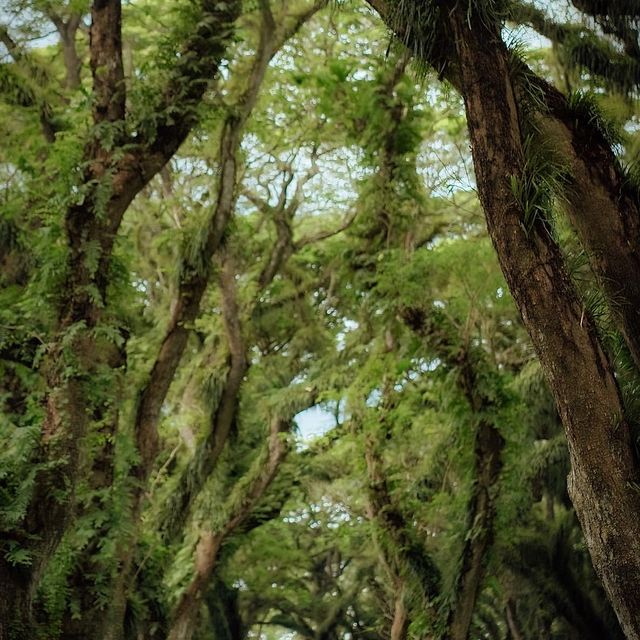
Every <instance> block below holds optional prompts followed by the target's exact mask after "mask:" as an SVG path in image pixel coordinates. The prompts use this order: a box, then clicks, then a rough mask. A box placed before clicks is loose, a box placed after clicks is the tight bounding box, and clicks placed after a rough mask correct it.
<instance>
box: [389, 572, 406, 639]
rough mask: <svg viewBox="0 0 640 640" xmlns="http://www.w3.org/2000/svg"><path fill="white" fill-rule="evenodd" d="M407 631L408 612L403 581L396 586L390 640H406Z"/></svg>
mask: <svg viewBox="0 0 640 640" xmlns="http://www.w3.org/2000/svg"><path fill="white" fill-rule="evenodd" d="M408 631H409V612H408V611H407V606H406V604H405V587H404V581H403V582H402V583H401V584H398V585H397V586H396V601H395V603H394V606H393V621H392V623H391V633H390V636H389V638H390V640H406V638H407V632H408Z"/></svg>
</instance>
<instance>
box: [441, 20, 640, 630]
mask: <svg viewBox="0 0 640 640" xmlns="http://www.w3.org/2000/svg"><path fill="white" fill-rule="evenodd" d="M448 20H450V24H451V28H452V30H453V33H454V34H455V42H456V49H457V56H458V59H459V61H460V70H461V85H462V90H463V95H464V99H465V108H466V113H467V121H468V126H469V133H470V137H471V146H472V153H473V160H474V166H475V170H476V178H477V184H478V191H479V194H480V199H481V202H482V205H483V208H484V211H485V215H486V219H487V226H488V229H489V233H490V235H491V238H492V241H493V243H494V246H495V248H496V251H497V253H498V257H499V260H500V264H501V266H502V270H503V272H504V274H505V278H506V280H507V282H508V284H509V287H510V290H511V292H512V294H513V297H514V299H515V301H516V304H517V306H518V308H519V310H520V313H521V315H522V318H523V321H524V324H525V327H526V328H527V330H528V332H529V335H530V336H531V340H532V342H533V345H534V347H535V349H536V352H537V354H538V357H539V358H540V362H541V364H542V367H543V370H544V372H545V375H546V377H547V379H548V382H549V385H550V387H551V389H552V391H553V394H554V397H555V399H556V403H557V406H558V410H559V413H560V416H561V418H562V422H563V425H564V427H565V431H566V434H567V440H568V444H569V452H570V456H571V463H572V470H571V474H570V478H569V489H570V493H571V496H572V499H573V503H574V506H575V509H576V513H577V514H578V517H579V519H580V522H581V524H582V527H583V530H584V533H585V538H586V540H587V544H588V547H589V550H590V553H591V558H592V560H593V564H594V566H595V568H596V571H597V573H598V574H599V576H600V578H601V579H602V581H603V584H604V586H605V589H606V591H607V594H608V596H609V598H610V599H611V602H612V604H613V607H614V609H615V611H616V613H617V615H618V618H619V620H620V623H621V625H622V627H623V629H624V631H625V633H626V635H627V637H628V638H629V639H630V640H638V639H639V638H640V583H639V582H638V580H637V576H638V575H640V519H639V518H638V513H640V492H638V491H637V490H636V489H635V487H636V486H637V485H638V480H639V475H638V469H637V466H636V461H635V459H634V452H633V446H632V442H631V434H630V429H629V425H628V424H627V422H626V421H625V418H624V409H623V406H622V401H621V397H620V392H619V389H618V386H617V383H616V380H615V376H614V373H613V370H612V367H611V363H610V362H609V360H608V358H607V356H606V355H605V353H604V352H603V350H602V348H601V346H600V343H599V341H598V337H597V334H596V331H595V328H594V326H593V322H592V320H591V318H590V317H589V315H588V314H587V313H586V311H585V309H584V307H583V305H582V304H581V303H580V301H579V299H578V297H577V294H576V291H575V288H574V286H573V284H572V282H571V281H570V279H569V277H568V275H567V273H566V271H565V269H564V266H563V262H562V258H561V255H560V252H559V249H558V247H557V246H556V245H555V243H554V241H553V238H552V237H551V236H550V234H549V232H548V230H547V228H546V226H545V224H544V222H543V221H539V222H537V223H536V224H534V226H533V228H532V229H531V230H530V232H527V230H526V228H525V225H524V219H523V211H522V209H521V207H520V205H519V204H518V203H517V202H516V200H515V198H514V195H513V193H512V191H511V188H510V180H511V179H512V178H514V177H515V178H516V179H519V178H520V177H521V175H522V167H523V161H524V158H523V150H522V140H521V133H520V126H519V119H518V111H517V107H516V102H515V97H514V91H513V87H512V83H511V78H510V75H509V67H508V57H507V52H506V49H505V47H504V44H503V42H502V40H501V38H500V34H499V27H498V25H495V26H494V27H493V28H490V27H489V26H488V25H487V24H486V21H483V19H481V17H480V16H478V15H477V14H475V13H474V14H471V15H467V13H466V12H465V11H464V10H463V9H462V8H461V7H458V8H452V10H451V12H450V13H448Z"/></svg>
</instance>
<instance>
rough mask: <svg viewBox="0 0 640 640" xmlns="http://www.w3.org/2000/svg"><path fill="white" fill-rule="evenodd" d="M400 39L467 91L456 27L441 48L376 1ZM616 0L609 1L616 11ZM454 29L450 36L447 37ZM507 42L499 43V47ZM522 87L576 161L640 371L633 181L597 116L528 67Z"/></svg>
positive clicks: (578, 191)
mask: <svg viewBox="0 0 640 640" xmlns="http://www.w3.org/2000/svg"><path fill="white" fill-rule="evenodd" d="M368 2H369V4H370V5H371V6H372V7H373V8H374V9H375V10H376V11H378V13H379V14H380V16H381V17H382V19H383V20H384V21H385V22H386V23H387V24H388V25H389V27H390V28H391V29H393V30H394V31H395V33H396V34H397V36H398V37H399V38H400V39H401V40H402V41H403V42H404V44H405V45H407V46H408V47H409V48H410V49H412V50H413V51H414V52H415V53H416V55H418V56H421V57H422V58H423V60H424V61H425V62H427V63H428V64H430V65H431V66H433V68H434V69H436V70H437V71H438V72H439V73H440V74H441V76H442V77H446V78H447V80H449V81H450V82H451V83H452V84H453V85H454V86H455V87H456V89H458V90H459V91H460V92H461V93H464V89H463V79H462V75H463V73H462V69H461V64H462V63H461V60H460V59H459V57H458V55H457V54H456V52H455V51H454V50H453V49H452V47H451V43H452V42H453V40H454V38H453V37H448V35H447V34H448V33H450V29H451V25H450V24H446V23H445V22H444V19H443V21H442V22H441V24H439V25H438V27H439V28H440V29H442V31H443V33H442V34H440V36H439V39H438V41H437V43H436V45H435V46H433V47H425V46H423V43H422V39H424V40H425V41H428V38H429V36H428V35H427V36H425V33H427V34H429V33H430V31H431V30H432V28H433V25H421V24H418V23H410V22H409V21H408V20H409V18H408V17H407V15H405V14H403V12H401V11H396V10H395V9H394V6H393V3H391V2H389V1H388V0H368ZM611 6H612V5H611V3H608V4H607V8H610V7H611ZM445 31H446V34H445ZM499 45H500V46H501V43H499V42H496V46H499ZM523 71H524V73H522V74H520V75H521V77H524V78H526V84H527V85H529V86H524V84H525V83H522V82H520V81H519V84H518V86H516V87H515V95H516V102H517V103H519V104H520V105H525V104H527V103H530V102H531V100H530V98H529V96H530V93H531V86H530V85H533V88H534V90H535V91H537V93H538V94H539V96H540V98H541V99H542V101H543V102H544V107H543V108H542V110H539V111H537V112H536V111H535V109H532V108H531V105H530V104H527V108H528V110H529V111H530V112H531V111H533V113H532V116H531V117H533V118H534V119H535V120H536V125H537V126H538V127H539V128H540V131H541V132H542V134H543V135H544V136H545V137H548V138H550V139H551V140H552V141H553V143H554V146H555V147H556V148H557V149H558V150H559V151H560V152H561V154H559V155H560V156H561V157H562V158H563V160H565V159H566V161H568V167H569V169H570V171H569V174H570V178H569V181H568V184H567V187H566V193H565V195H566V199H567V202H566V205H567V206H566V210H567V213H568V215H569V218H570V221H571V223H572V225H573V227H574V228H575V230H576V232H577V233H578V236H579V237H580V241H581V242H582V244H583V246H584V248H585V250H586V252H587V255H588V258H589V261H590V265H591V269H592V270H593V272H594V274H595V275H596V277H597V278H598V280H599V281H600V284H601V286H602V287H603V289H604V291H605V293H606V295H607V298H608V300H609V302H610V305H611V308H612V310H613V315H614V320H615V321H616V323H617V326H618V328H619V330H620V332H621V334H622V336H623V337H624V340H625V342H626V344H627V346H628V348H629V351H630V353H631V355H632V357H633V359H634V361H635V363H636V365H637V366H638V367H639V368H640V198H639V197H638V192H637V189H635V188H634V187H633V186H632V185H631V184H630V183H629V181H628V179H627V178H626V176H625V175H624V172H623V171H622V168H621V166H620V163H619V162H618V161H617V159H616V157H615V154H614V153H613V151H612V148H611V145H610V143H609V142H608V141H607V140H606V139H605V137H604V136H603V134H602V133H601V132H600V131H599V130H598V127H597V126H596V125H595V124H594V122H593V121H592V119H591V117H590V116H589V115H588V114H587V115H585V114H582V115H581V114H579V113H576V110H575V109H572V108H571V107H570V105H569V103H568V101H567V99H566V97H565V96H564V95H563V94H562V93H561V92H559V91H558V90H557V89H555V88H554V87H553V86H551V85H550V84H549V83H547V82H546V81H545V80H543V79H542V78H540V77H538V76H536V75H535V73H533V72H532V71H531V70H530V69H526V68H525V69H523Z"/></svg>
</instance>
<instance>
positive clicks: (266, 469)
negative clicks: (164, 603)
mask: <svg viewBox="0 0 640 640" xmlns="http://www.w3.org/2000/svg"><path fill="white" fill-rule="evenodd" d="M290 426H291V422H290V421H288V420H282V419H278V418H276V419H274V420H273V421H272V423H271V425H270V429H269V436H268V441H267V446H266V455H263V454H261V456H260V458H258V459H257V460H256V462H255V463H254V464H253V465H252V467H251V469H250V471H249V472H248V473H249V474H251V475H252V476H253V477H252V478H251V480H250V481H249V482H248V484H247V486H246V487H244V488H243V489H242V494H241V495H234V492H232V494H231V497H230V502H231V505H230V508H229V513H228V517H227V521H226V523H225V524H224V525H223V526H222V527H221V529H220V530H219V531H217V532H213V531H203V532H202V533H201V535H200V540H199V541H198V545H197V548H196V553H195V562H194V573H193V577H192V579H191V582H190V583H189V585H188V587H187V589H186V590H185V592H184V593H183V594H182V597H181V598H180V600H179V602H178V605H177V607H176V609H175V612H174V615H173V621H172V624H171V628H170V630H169V634H168V640H191V637H192V636H193V633H194V631H195V629H196V626H197V624H198V619H199V614H200V605H201V602H202V596H203V595H204V592H205V590H206V587H207V585H208V584H209V581H210V580H211V577H212V575H213V571H214V569H215V566H216V564H217V562H218V554H219V551H220V548H221V546H222V543H223V542H224V541H225V540H226V539H227V538H228V537H229V536H230V535H231V534H232V533H233V532H234V531H236V530H237V529H238V527H239V526H241V525H242V524H243V523H244V522H245V521H246V520H247V518H248V517H249V516H250V515H251V512H252V511H253V509H254V507H255V506H256V504H257V503H258V502H259V500H260V499H261V498H262V496H263V495H264V494H265V492H266V491H267V489H268V488H269V486H270V485H271V483H272V482H273V480H274V478H275V477H276V474H277V473H278V470H279V468H280V464H281V463H282V461H283V460H284V458H285V456H286V455H287V453H288V445H287V443H286V441H285V440H284V439H283V436H284V434H285V433H287V431H288V430H289V428H290Z"/></svg>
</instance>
